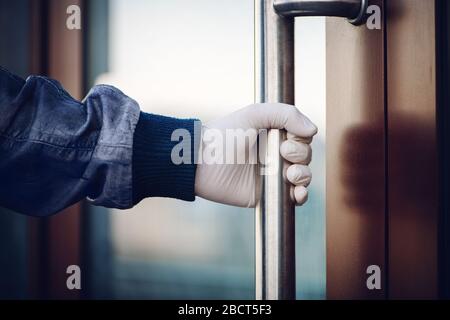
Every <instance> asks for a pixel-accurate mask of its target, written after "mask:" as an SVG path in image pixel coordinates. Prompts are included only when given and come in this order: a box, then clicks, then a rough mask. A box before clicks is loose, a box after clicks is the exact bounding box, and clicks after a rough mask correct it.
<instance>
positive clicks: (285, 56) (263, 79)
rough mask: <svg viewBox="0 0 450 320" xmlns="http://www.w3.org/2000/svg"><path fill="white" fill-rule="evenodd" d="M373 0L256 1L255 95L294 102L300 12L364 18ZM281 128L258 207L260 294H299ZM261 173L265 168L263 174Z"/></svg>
mask: <svg viewBox="0 0 450 320" xmlns="http://www.w3.org/2000/svg"><path fill="white" fill-rule="evenodd" d="M367 7H368V0H255V82H256V85H255V100H256V102H259V103H261V102H282V103H288V104H294V17H295V16H338V17H345V18H348V19H349V22H351V23H353V24H360V23H362V22H363V20H364V16H365V12H366V10H367ZM284 139H285V133H284V132H283V131H281V130H270V131H269V132H268V137H267V145H266V146H264V147H265V150H266V162H265V166H266V168H264V169H266V170H264V173H263V175H261V179H260V182H259V187H258V188H257V190H259V192H260V196H259V199H260V201H259V203H258V204H257V206H256V211H255V238H256V242H255V263H256V268H255V280H256V282H255V287H256V299H259V300H262V299H264V300H265V299H268V300H279V299H280V300H281V299H295V217H294V214H295V206H294V204H293V203H292V202H291V200H290V194H289V185H287V184H286V183H284V179H283V170H284V168H285V165H286V164H285V163H284V161H283V159H282V158H281V157H280V152H279V150H280V144H281V142H282V141H283V140H284ZM260 174H261V173H260Z"/></svg>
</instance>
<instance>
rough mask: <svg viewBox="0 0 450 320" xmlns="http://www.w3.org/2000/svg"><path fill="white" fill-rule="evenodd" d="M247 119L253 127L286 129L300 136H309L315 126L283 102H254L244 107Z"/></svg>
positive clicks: (311, 134) (313, 133)
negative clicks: (246, 107)
mask: <svg viewBox="0 0 450 320" xmlns="http://www.w3.org/2000/svg"><path fill="white" fill-rule="evenodd" d="M246 112H248V113H247V119H248V120H249V121H250V123H251V127H252V128H255V129H286V131H288V132H291V133H293V134H294V135H296V136H298V137H302V138H311V137H313V136H314V135H316V133H317V127H316V126H315V125H314V124H313V123H312V121H311V120H309V119H308V117H306V116H305V115H303V114H302V113H301V112H300V111H299V110H298V109H297V108H296V107H295V106H292V105H288V104H284V103H264V104H254V105H251V106H249V108H248V109H246Z"/></svg>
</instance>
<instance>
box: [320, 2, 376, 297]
mask: <svg viewBox="0 0 450 320" xmlns="http://www.w3.org/2000/svg"><path fill="white" fill-rule="evenodd" d="M373 3H377V4H379V5H381V4H382V3H381V1H373ZM326 32H327V175H326V176H327V189H326V198H327V202H326V204H327V297H328V298H329V299H382V298H384V295H385V292H384V289H385V288H384V276H385V272H384V271H385V192H384V190H385V179H384V177H385V145H384V139H385V130H384V127H385V117H384V114H385V113H384V111H385V99H384V80H385V79H384V38H383V30H369V29H368V28H366V27H365V26H361V27H355V26H352V25H351V24H349V23H348V22H347V21H346V20H345V19H337V18H328V19H327V26H326ZM370 265H378V266H379V267H380V268H381V270H382V277H383V280H382V289H381V290H368V289H367V286H366V280H367V277H368V276H367V274H366V270H367V267H368V266H370Z"/></svg>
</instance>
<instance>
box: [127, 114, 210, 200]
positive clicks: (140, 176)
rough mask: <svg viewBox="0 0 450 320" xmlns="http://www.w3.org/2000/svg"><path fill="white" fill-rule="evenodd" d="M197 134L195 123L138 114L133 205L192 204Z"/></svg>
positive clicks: (197, 122) (196, 123) (198, 128)
mask: <svg viewBox="0 0 450 320" xmlns="http://www.w3.org/2000/svg"><path fill="white" fill-rule="evenodd" d="M176 130H177V131H176ZM196 131H198V132H197V133H198V134H197V135H196V134H195V133H196ZM200 131H201V125H200V121H198V120H194V119H187V120H183V119H175V118H169V117H164V116H159V115H154V114H148V113H144V112H141V115H140V118H139V122H138V124H137V126H136V130H135V132H134V140H133V163H132V166H133V203H134V204H137V203H139V202H140V201H141V200H142V199H144V198H148V197H166V198H176V199H180V200H186V201H194V200H195V190H194V186H195V170H196V164H195V159H196V157H197V152H198V146H199V141H197V140H200ZM174 132H175V134H174ZM173 134H174V135H173ZM172 135H173V138H174V140H176V141H172ZM174 148H175V149H174ZM172 156H173V157H174V159H172ZM180 162H182V163H180ZM177 163H178V164H177Z"/></svg>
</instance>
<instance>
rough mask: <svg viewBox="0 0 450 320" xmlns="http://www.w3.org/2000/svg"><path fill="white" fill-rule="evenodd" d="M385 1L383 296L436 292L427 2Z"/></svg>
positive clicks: (431, 41) (432, 74) (431, 8)
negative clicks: (385, 275)
mask: <svg viewBox="0 0 450 320" xmlns="http://www.w3.org/2000/svg"><path fill="white" fill-rule="evenodd" d="M386 6H387V7H386V9H387V31H388V32H387V39H386V41H387V46H386V56H387V70H388V72H387V86H388V91H387V99H388V101H387V102H388V109H387V111H388V113H387V116H388V124H389V125H388V168H389V169H388V198H389V202H388V203H389V237H388V240H389V241H388V251H389V297H390V298H393V299H397V298H437V293H438V289H437V287H438V281H437V262H438V257H437V256H438V235H437V227H438V209H439V208H438V171H437V170H438V158H437V156H438V150H437V122H436V40H435V39H436V34H435V31H436V30H435V1H434V0H395V1H388V2H387V3H386Z"/></svg>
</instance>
